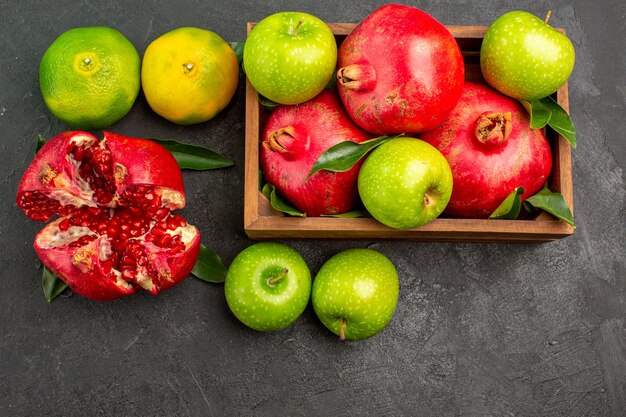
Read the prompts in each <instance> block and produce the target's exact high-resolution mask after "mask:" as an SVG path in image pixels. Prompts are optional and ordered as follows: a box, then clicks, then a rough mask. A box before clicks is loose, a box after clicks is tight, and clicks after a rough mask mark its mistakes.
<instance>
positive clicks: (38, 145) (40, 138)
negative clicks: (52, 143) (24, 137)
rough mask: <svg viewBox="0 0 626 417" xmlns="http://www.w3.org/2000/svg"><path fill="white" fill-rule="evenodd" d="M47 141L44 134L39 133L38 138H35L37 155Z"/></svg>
mask: <svg viewBox="0 0 626 417" xmlns="http://www.w3.org/2000/svg"><path fill="white" fill-rule="evenodd" d="M45 143H46V138H44V137H43V135H37V139H35V155H37V152H39V149H41V147H42V146H43V145H44V144H45Z"/></svg>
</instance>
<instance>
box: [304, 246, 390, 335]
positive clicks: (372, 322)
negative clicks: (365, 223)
mask: <svg viewBox="0 0 626 417" xmlns="http://www.w3.org/2000/svg"><path fill="white" fill-rule="evenodd" d="M399 291H400V284H399V281H398V272H397V271H396V268H395V267H394V266H393V263H391V261H390V260H389V258H387V257H386V256H385V255H383V254H381V253H379V252H376V251H374V250H371V249H348V250H346V251H343V252H340V253H338V254H337V255H335V256H333V257H332V258H330V259H329V260H328V261H326V263H325V264H324V265H322V267H321V268H320V270H319V272H318V273H317V276H316V277H315V280H314V281H313V292H312V295H311V300H312V303H313V308H314V309H315V314H317V317H319V319H320V320H321V321H322V323H323V324H324V326H326V327H327V328H328V329H329V330H330V331H332V332H333V333H335V334H336V335H338V336H339V337H340V339H341V340H345V339H348V340H359V339H366V338H368V337H371V336H374V335H375V334H376V333H378V332H380V331H381V330H382V329H384V328H385V327H386V326H387V324H389V321H390V320H391V317H392V316H393V313H394V311H395V309H396V304H397V303H398V293H399Z"/></svg>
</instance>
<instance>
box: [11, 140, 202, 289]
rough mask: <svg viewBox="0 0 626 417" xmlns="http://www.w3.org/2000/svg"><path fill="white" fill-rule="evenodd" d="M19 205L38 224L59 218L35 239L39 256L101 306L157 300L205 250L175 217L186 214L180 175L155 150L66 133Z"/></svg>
mask: <svg viewBox="0 0 626 417" xmlns="http://www.w3.org/2000/svg"><path fill="white" fill-rule="evenodd" d="M17 204H18V206H19V207H20V208H21V209H22V210H23V211H24V212H25V213H26V215H27V216H28V217H30V218H31V219H33V220H41V221H48V220H50V219H51V218H52V217H54V216H60V217H59V218H57V219H56V220H53V221H52V222H50V223H49V224H47V225H46V226H45V227H44V228H43V229H42V230H41V231H40V232H39V233H38V234H37V236H36V237H35V243H34V247H35V251H36V253H37V255H38V256H39V258H40V259H41V261H42V262H43V264H44V265H45V266H46V267H47V268H48V269H50V270H51V271H52V272H54V273H55V274H56V275H57V276H58V277H59V278H60V279H62V280H63V281H64V282H65V283H66V284H68V286H69V287H70V288H72V290H74V291H75V292H76V293H78V294H81V295H83V296H85V297H88V298H91V299H94V300H112V299H115V298H118V297H121V296H124V295H129V294H132V293H134V292H135V290H136V289H137V288H144V289H145V290H147V291H149V292H151V293H152V294H157V293H158V292H159V291H161V290H164V289H166V288H169V287H171V286H172V285H174V284H176V283H178V282H180V281H181V280H182V279H184V278H185V277H186V276H187V275H189V273H190V272H191V270H192V268H193V266H194V264H195V262H196V259H197V257H198V253H199V250H200V234H199V233H198V230H197V229H196V228H195V227H194V226H191V225H188V224H187V222H186V221H185V220H184V219H183V218H182V217H180V216H178V215H175V214H172V213H171V211H172V210H174V209H178V208H182V207H184V205H185V194H184V187H183V180H182V174H181V172H180V168H179V167H178V164H177V163H176V160H175V159H174V157H173V156H172V154H171V153H170V152H169V151H168V150H167V149H165V148H164V147H163V146H161V145H159V144H157V143H154V142H151V141H148V140H144V139H137V138H129V137H125V136H121V135H115V134H112V133H108V132H105V133H104V138H103V139H102V140H98V139H97V138H96V137H95V136H93V135H91V134H89V133H86V132H65V133H62V134H60V135H58V136H56V137H54V138H52V139H50V140H49V141H48V142H46V144H45V145H44V146H43V147H42V148H41V150H40V151H39V152H38V153H37V155H36V156H35V158H34V159H33V161H32V163H31V164H30V166H29V167H28V169H27V170H26V172H25V173H24V176H23V177H22V180H21V182H20V185H19V188H18V193H17Z"/></svg>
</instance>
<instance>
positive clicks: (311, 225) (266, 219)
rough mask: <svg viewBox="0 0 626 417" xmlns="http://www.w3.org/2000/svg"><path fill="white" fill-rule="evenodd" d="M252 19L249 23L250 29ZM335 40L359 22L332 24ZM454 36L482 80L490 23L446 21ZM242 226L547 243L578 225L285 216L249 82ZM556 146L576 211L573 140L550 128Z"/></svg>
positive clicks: (557, 183) (553, 181) (269, 232)
mask: <svg viewBox="0 0 626 417" xmlns="http://www.w3.org/2000/svg"><path fill="white" fill-rule="evenodd" d="M253 26H254V23H248V33H249V32H250V30H251V29H252V27H253ZM328 26H329V27H330V28H331V30H332V31H333V33H334V34H335V37H336V39H337V43H338V44H339V43H341V41H342V40H343V39H344V38H345V37H346V35H348V34H349V33H350V32H352V30H354V28H355V27H356V24H354V23H330V24H329V25H328ZM447 27H448V29H449V30H450V32H451V33H452V35H454V37H455V38H456V40H457V42H458V44H459V47H460V48H461V51H462V52H463V56H464V59H465V65H466V66H465V69H466V70H465V71H466V79H468V80H472V81H482V80H483V78H482V75H481V72H480V63H479V51H480V44H481V41H482V38H483V36H484V34H485V32H486V30H487V27H486V26H447ZM246 83H247V84H246V130H245V132H246V133H245V179H244V186H245V190H244V230H245V232H246V234H247V235H248V236H249V237H251V238H254V239H272V238H298V239H299V238H367V239H410V240H421V241H453V242H524V243H540V242H549V241H552V240H556V239H560V238H563V237H566V236H569V235H571V234H572V233H573V232H574V228H573V227H572V226H570V225H568V224H567V223H565V222H562V221H560V220H558V219H556V218H555V217H553V216H551V215H549V214H548V213H545V212H542V213H540V214H538V215H537V216H535V217H533V218H528V219H524V220H487V219H453V218H438V219H435V220H434V221H432V222H430V223H428V224H426V225H424V226H421V227H418V228H415V229H409V230H397V229H392V228H389V227H387V226H385V225H383V224H381V223H379V222H378V221H376V220H375V219H373V218H356V219H341V218H329V217H306V218H300V217H287V216H283V215H282V214H281V213H279V212H277V211H275V210H274V209H273V208H272V207H271V205H270V203H269V201H268V200H267V199H266V198H265V196H263V194H261V193H260V192H259V143H260V140H261V134H262V128H263V126H262V124H263V120H262V118H263V113H264V111H263V109H262V106H261V104H260V103H259V99H258V93H257V91H256V90H255V89H254V87H252V85H251V84H250V82H249V81H246ZM556 98H557V100H558V102H559V104H560V105H561V106H562V107H563V108H564V109H565V110H568V111H569V101H568V93H567V84H565V85H563V86H562V87H561V88H560V89H559V90H558V91H557V92H556ZM546 134H547V137H548V141H549V142H550V146H551V147H552V157H553V167H552V173H551V175H550V178H549V179H548V186H549V188H550V190H552V191H558V192H560V193H561V194H563V196H564V197H565V201H566V202H567V204H568V205H569V207H570V209H571V210H572V213H573V188H572V158H571V148H570V144H569V143H568V142H567V141H566V140H565V138H563V137H561V136H560V135H558V134H557V133H556V132H554V131H553V130H551V129H547V131H546Z"/></svg>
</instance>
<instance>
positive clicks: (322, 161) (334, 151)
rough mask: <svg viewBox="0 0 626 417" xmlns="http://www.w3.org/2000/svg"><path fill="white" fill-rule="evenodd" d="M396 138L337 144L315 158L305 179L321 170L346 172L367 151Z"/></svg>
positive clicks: (387, 137) (388, 137) (389, 137)
mask: <svg viewBox="0 0 626 417" xmlns="http://www.w3.org/2000/svg"><path fill="white" fill-rule="evenodd" d="M397 137H398V136H381V137H379V138H374V139H370V140H366V141H365V142H361V143H356V142H352V141H350V140H346V141H344V142H339V143H338V144H336V145H333V146H331V147H330V148H328V149H327V150H326V152H324V153H323V154H321V155H320V157H319V158H317V161H315V164H314V165H313V168H311V171H310V172H309V175H308V176H307V177H306V179H307V180H308V179H309V178H311V176H313V174H315V173H316V172H318V171H321V170H327V171H333V172H345V171H348V170H350V168H352V167H353V166H354V165H355V164H356V163H357V162H359V160H360V159H361V158H363V157H364V156H365V155H366V154H367V153H368V152H369V151H371V150H372V149H374V148H376V147H377V146H380V145H382V144H383V143H385V142H387V141H389V140H391V139H395V138H397Z"/></svg>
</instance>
